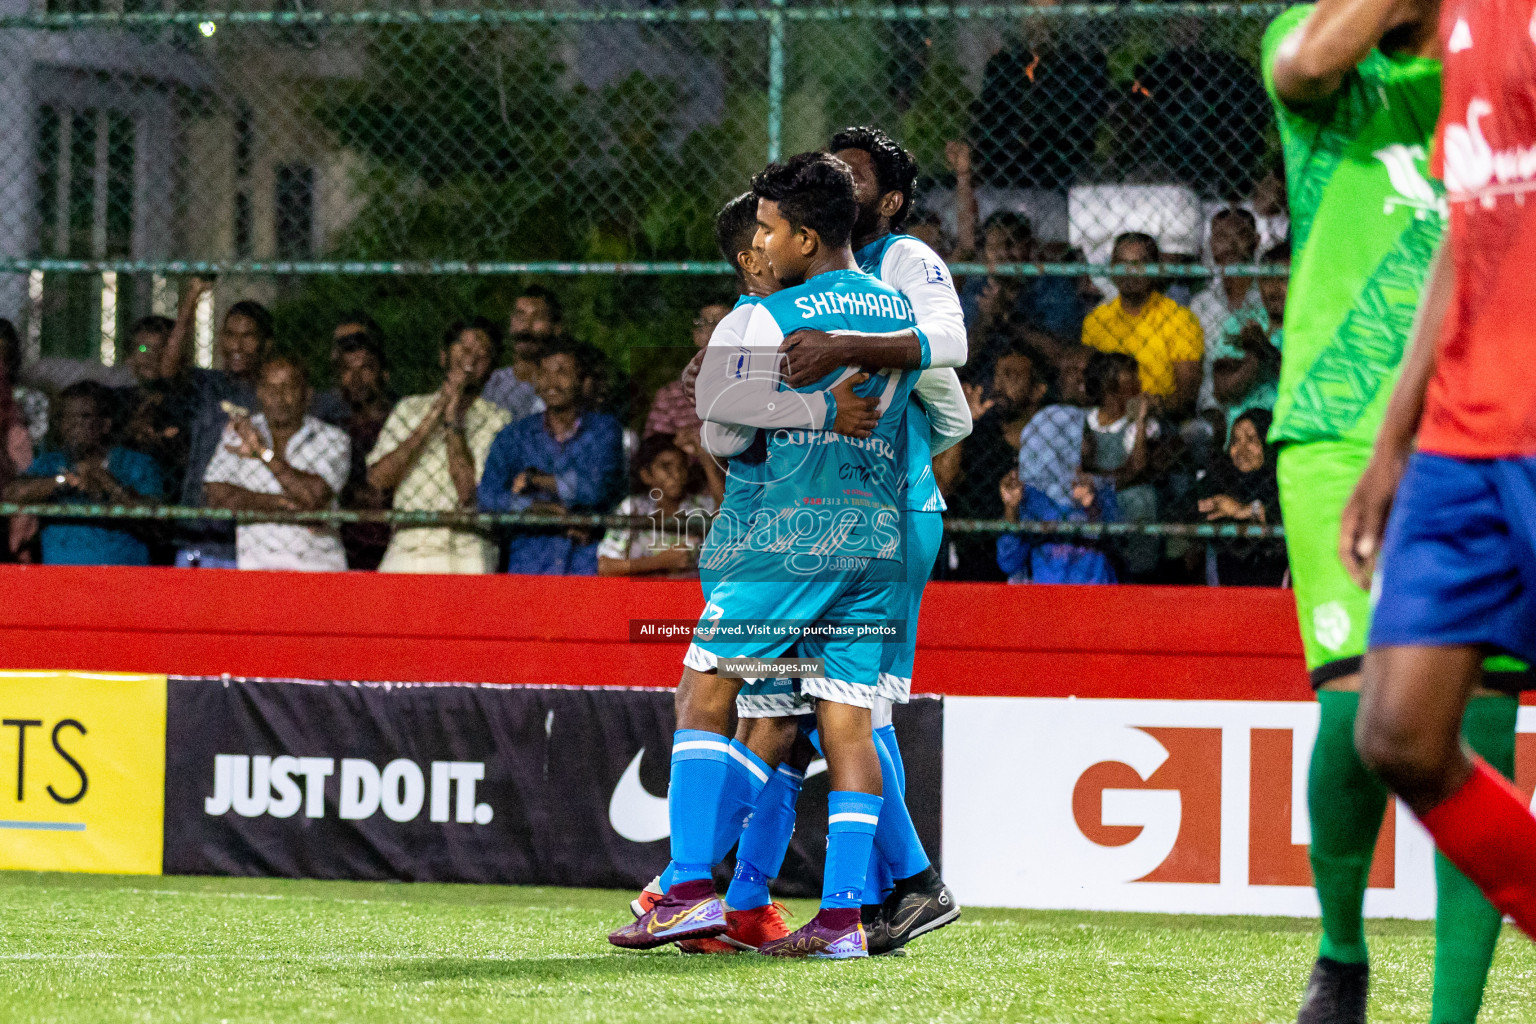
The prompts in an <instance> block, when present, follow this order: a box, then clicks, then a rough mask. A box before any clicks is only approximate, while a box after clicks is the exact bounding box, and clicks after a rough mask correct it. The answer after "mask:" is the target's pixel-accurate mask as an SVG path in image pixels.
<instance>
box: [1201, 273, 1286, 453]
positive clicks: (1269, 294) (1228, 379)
mask: <svg viewBox="0 0 1536 1024" xmlns="http://www.w3.org/2000/svg"><path fill="white" fill-rule="evenodd" d="M1290 258H1291V248H1290V245H1289V243H1282V244H1280V245H1277V246H1275V247H1273V248H1271V249H1270V250H1269V251H1267V252H1266V253H1264V262H1266V263H1289V262H1290ZM1287 285H1288V282H1287V281H1286V279H1285V278H1283V277H1266V278H1264V279H1263V280H1261V281H1260V282H1259V289H1258V290H1259V298H1260V300H1261V301H1260V304H1259V305H1257V306H1249V307H1247V308H1246V309H1242V310H1239V311H1238V312H1236V313H1234V314H1232V316H1231V317H1229V318H1228V319H1227V322H1226V324H1225V325H1223V327H1222V329H1221V335H1220V337H1218V338H1215V339H1213V340H1212V347H1213V351H1212V353H1211V357H1212V358H1211V393H1212V397H1214V398H1215V400H1216V403H1217V404H1218V405H1219V406H1220V407H1221V408H1222V410H1223V411H1224V412H1225V413H1226V426H1227V429H1228V430H1229V431H1230V430H1231V428H1232V426H1233V424H1234V423H1236V421H1237V418H1238V416H1240V415H1242V414H1243V413H1245V412H1247V411H1248V410H1249V409H1273V408H1274V407H1275V400H1276V398H1277V397H1278V395H1279V391H1278V390H1277V388H1278V386H1279V383H1280V349H1281V346H1282V345H1283V344H1284V342H1283V335H1284V328H1285V299H1286V293H1287V290H1288V287H1287Z"/></svg>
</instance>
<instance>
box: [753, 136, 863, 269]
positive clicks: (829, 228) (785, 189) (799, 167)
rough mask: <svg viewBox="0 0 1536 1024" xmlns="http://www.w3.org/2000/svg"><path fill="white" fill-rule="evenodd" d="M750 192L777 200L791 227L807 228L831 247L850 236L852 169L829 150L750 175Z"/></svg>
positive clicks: (854, 207)
mask: <svg viewBox="0 0 1536 1024" xmlns="http://www.w3.org/2000/svg"><path fill="white" fill-rule="evenodd" d="M752 193H753V194H754V195H756V196H757V198H759V199H768V200H771V201H773V202H775V203H777V204H778V205H779V212H780V213H782V214H783V215H784V219H785V220H787V221H789V225H790V227H792V228H794V229H795V230H796V231H799V230H800V229H801V228H810V229H811V230H812V231H814V232H816V234H817V235H819V236H820V237H821V240H822V242H824V243H825V244H827V245H829V246H831V247H832V248H834V249H836V248H838V247H840V246H844V245H847V244H848V242H849V240H850V239H852V237H853V223H854V221H856V220H857V219H858V216H859V202H858V200H857V199H855V198H854V190H853V171H852V170H850V169H849V167H848V165H847V164H845V163H843V162H842V161H841V160H839V159H838V158H837V157H835V156H832V155H831V154H830V153H800V154H797V155H795V156H792V157H790V158H789V160H788V161H786V162H784V163H782V164H769V165H768V166H767V167H765V168H763V170H761V171H759V172H758V173H757V174H755V175H753V176H752Z"/></svg>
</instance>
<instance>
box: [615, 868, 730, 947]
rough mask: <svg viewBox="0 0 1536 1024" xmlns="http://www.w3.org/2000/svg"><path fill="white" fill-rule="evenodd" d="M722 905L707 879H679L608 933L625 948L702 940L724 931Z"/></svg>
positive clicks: (723, 907) (723, 910)
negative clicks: (651, 903)
mask: <svg viewBox="0 0 1536 1024" xmlns="http://www.w3.org/2000/svg"><path fill="white" fill-rule="evenodd" d="M725 929H726V920H725V904H724V903H723V902H721V900H720V898H719V897H718V896H716V895H715V883H714V882H713V881H711V880H710V879H708V878H705V879H700V880H698V881H694V882H679V883H678V884H676V885H674V886H673V887H672V888H670V889H668V890H667V894H666V895H665V896H663V897H662V898H661V900H660V902H658V903H657V904H656V905H655V906H653V907H652V908H651V909H650V910H647V911H646V912H645V913H644V914H643V915H642V916H641V917H640V919H639V920H637V921H635V922H634V923H633V924H627V925H625V926H624V927H622V928H620V929H619V930H618V931H616V932H613V933H611V934H610V935H609V936H608V941H609V942H611V943H613V944H614V945H615V946H622V947H624V948H625V949H655V948H656V947H657V946H665V945H666V944H667V943H669V942H677V941H679V940H681V939H704V938H710V937H713V936H715V935H721V934H723V933H724V932H725Z"/></svg>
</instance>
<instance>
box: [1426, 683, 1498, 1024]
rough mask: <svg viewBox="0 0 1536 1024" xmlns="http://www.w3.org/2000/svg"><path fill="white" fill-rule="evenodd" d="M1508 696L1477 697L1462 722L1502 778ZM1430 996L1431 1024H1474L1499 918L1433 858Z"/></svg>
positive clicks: (1444, 864)
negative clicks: (1432, 990)
mask: <svg viewBox="0 0 1536 1024" xmlns="http://www.w3.org/2000/svg"><path fill="white" fill-rule="evenodd" d="M1519 707H1520V706H1519V702H1518V701H1516V700H1515V698H1513V697H1505V696H1488V697H1478V698H1476V699H1474V700H1473V701H1472V702H1471V703H1469V704H1468V705H1467V714H1466V717H1465V718H1464V719H1462V723H1461V732H1462V735H1463V736H1465V737H1466V740H1467V743H1468V744H1470V745H1471V747H1472V749H1473V750H1475V751H1477V753H1478V754H1479V755H1481V757H1482V758H1483V760H1485V761H1487V762H1488V763H1489V764H1490V765H1492V766H1493V767H1494V768H1495V769H1497V770H1498V771H1499V772H1501V773H1503V774H1504V775H1505V776H1506V777H1513V775H1514V772H1515V715H1516V713H1517V712H1518V711H1519ZM1435 888H1436V892H1437V897H1436V899H1437V902H1436V909H1435V995H1434V1005H1433V1009H1432V1011H1431V1012H1430V1018H1429V1019H1430V1022H1431V1024H1473V1021H1475V1020H1477V1011H1478V1008H1479V1007H1480V1006H1481V1005H1482V1003H1483V986H1484V985H1485V984H1486V983H1487V981H1488V967H1489V965H1490V964H1491V963H1492V962H1493V951H1494V948H1495V947H1496V946H1497V945H1498V944H1499V931H1500V929H1501V928H1502V927H1503V923H1504V916H1503V915H1502V914H1500V913H1499V912H1498V911H1497V910H1495V909H1494V908H1493V907H1492V905H1490V904H1489V902H1488V901H1487V900H1486V899H1484V898H1483V894H1482V893H1481V892H1480V891H1478V888H1477V886H1475V885H1473V884H1472V883H1471V882H1469V881H1467V878H1466V876H1465V875H1463V874H1462V873H1461V872H1460V871H1457V870H1456V868H1455V866H1454V865H1452V864H1451V862H1450V861H1448V860H1446V859H1445V858H1444V857H1442V856H1441V855H1440V854H1439V853H1436V854H1435Z"/></svg>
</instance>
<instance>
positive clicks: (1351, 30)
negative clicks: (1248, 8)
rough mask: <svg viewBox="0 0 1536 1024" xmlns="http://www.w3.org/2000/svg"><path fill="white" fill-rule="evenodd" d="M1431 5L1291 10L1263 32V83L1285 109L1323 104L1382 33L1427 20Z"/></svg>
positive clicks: (1373, 0)
mask: <svg viewBox="0 0 1536 1024" xmlns="http://www.w3.org/2000/svg"><path fill="white" fill-rule="evenodd" d="M1432 7H1433V5H1432V4H1431V3H1430V2H1428V0H1322V2H1321V3H1318V4H1316V5H1313V6H1311V7H1295V8H1292V9H1291V10H1289V11H1286V12H1285V13H1284V14H1282V15H1280V17H1278V18H1276V19H1275V21H1274V22H1273V23H1272V24H1271V25H1270V26H1269V29H1268V31H1266V32H1265V34H1264V44H1263V64H1264V84H1265V86H1266V87H1267V88H1268V89H1269V91H1270V94H1271V95H1272V96H1273V97H1274V98H1275V99H1276V100H1278V101H1279V102H1281V103H1283V104H1285V105H1286V106H1288V107H1305V106H1308V105H1309V104H1313V103H1317V102H1319V101H1320V100H1325V99H1327V98H1328V97H1329V96H1332V95H1333V94H1334V93H1335V92H1337V91H1338V90H1339V88H1340V87H1341V86H1342V85H1343V84H1344V79H1345V77H1346V76H1347V75H1348V74H1349V73H1350V72H1351V71H1353V70H1354V69H1355V68H1356V67H1357V66H1359V64H1360V62H1361V61H1363V60H1364V59H1365V58H1366V56H1367V55H1369V54H1370V52H1371V50H1372V49H1374V48H1375V47H1376V45H1377V44H1378V43H1380V42H1381V37H1382V36H1383V35H1385V34H1386V33H1387V32H1389V31H1391V30H1392V29H1394V28H1397V27H1399V26H1401V25H1407V24H1411V23H1414V22H1418V21H1421V20H1423V19H1424V18H1426V17H1431V16H1432V14H1433V11H1432Z"/></svg>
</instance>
